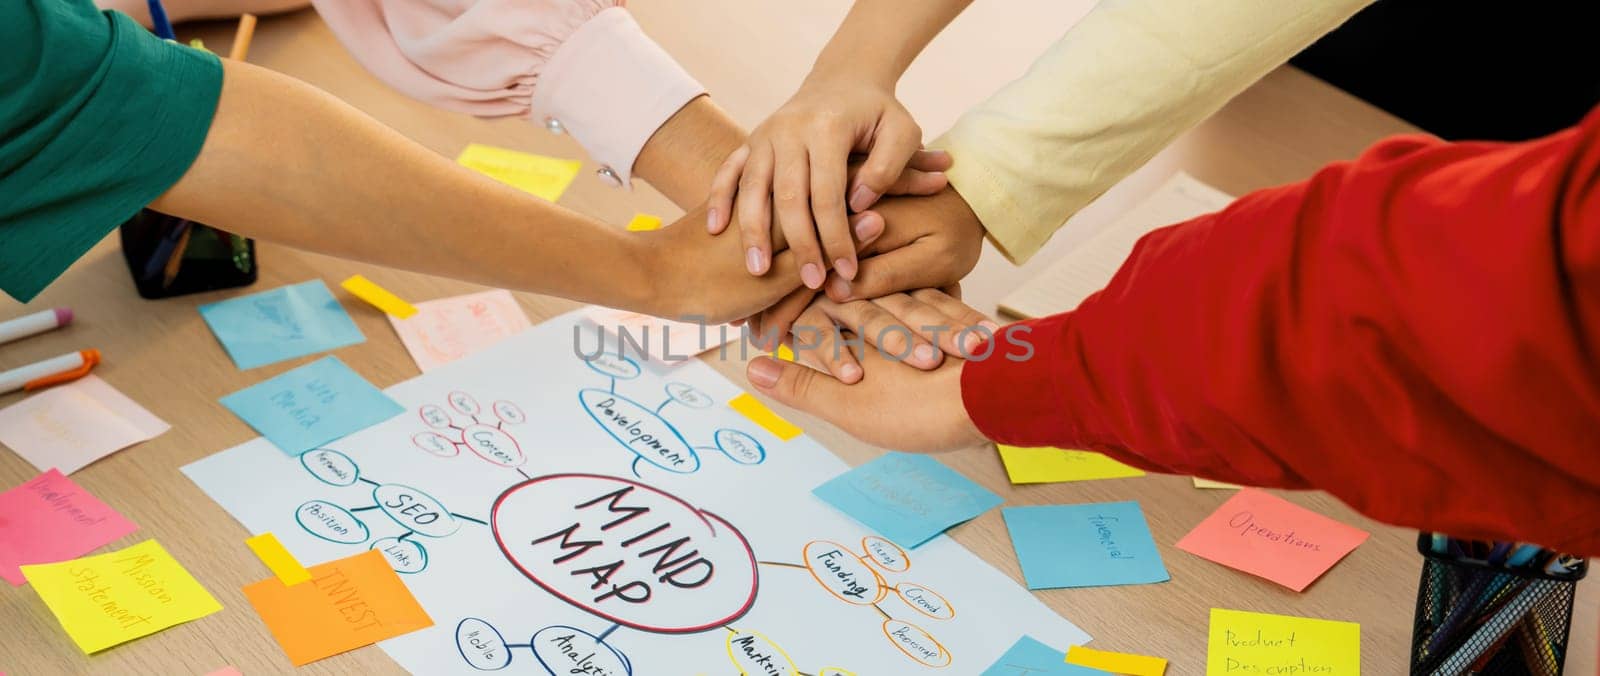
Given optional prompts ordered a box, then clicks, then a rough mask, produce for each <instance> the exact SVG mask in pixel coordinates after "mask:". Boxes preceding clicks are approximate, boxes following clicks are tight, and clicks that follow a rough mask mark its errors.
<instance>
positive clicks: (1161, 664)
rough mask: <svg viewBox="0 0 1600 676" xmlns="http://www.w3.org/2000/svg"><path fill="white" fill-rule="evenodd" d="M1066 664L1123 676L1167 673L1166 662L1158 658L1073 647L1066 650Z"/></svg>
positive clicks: (1157, 675)
mask: <svg viewBox="0 0 1600 676" xmlns="http://www.w3.org/2000/svg"><path fill="white" fill-rule="evenodd" d="M1067 664H1076V665H1078V666H1080V667H1089V668H1091V669H1099V670H1101V671H1109V672H1111V673H1113V674H1122V675H1123V676H1162V674H1165V673H1167V661H1166V660H1164V659H1161V658H1159V657H1145V656H1144V655H1130V654H1128V653H1114V652H1111V651H1109V650H1095V649H1093V648H1085V647H1083V646H1081V645H1075V646H1072V647H1071V648H1068V649H1067Z"/></svg>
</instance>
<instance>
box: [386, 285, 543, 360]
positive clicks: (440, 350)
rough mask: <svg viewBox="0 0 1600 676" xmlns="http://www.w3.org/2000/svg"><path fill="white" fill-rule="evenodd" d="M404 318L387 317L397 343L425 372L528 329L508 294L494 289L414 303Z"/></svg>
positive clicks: (522, 316) (502, 290) (524, 316)
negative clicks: (397, 339)
mask: <svg viewBox="0 0 1600 676" xmlns="http://www.w3.org/2000/svg"><path fill="white" fill-rule="evenodd" d="M416 308H417V314H414V315H412V316H411V317H409V318H407V319H395V318H394V317H393V316H390V317H389V323H390V324H393V325H394V332H395V333H398V334H400V342H402V343H404V344H405V346H406V351H407V352H410V353H411V359H412V360H413V361H415V362H417V368H419V369H422V370H423V371H429V370H432V369H435V368H438V367H439V366H441V365H444V364H448V363H450V362H453V361H455V360H457V359H460V358H462V357H465V356H467V355H469V354H472V353H473V352H477V351H478V350H481V349H483V348H486V347H489V346H490V345H493V344H495V343H498V342H500V341H502V340H505V339H506V338H508V337H510V336H512V335H515V334H516V333H518V332H520V331H522V330H523V329H526V328H528V327H529V326H530V324H529V323H528V316H527V315H525V314H523V312H522V306H520V305H517V299H516V298H514V297H512V295H511V292H510V291H506V290H505V289H495V290H493V291H484V292H481V293H472V294H467V295H465V296H456V297H453V298H440V299H439V300H430V301H426V302H422V303H417V304H416Z"/></svg>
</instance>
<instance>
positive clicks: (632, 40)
mask: <svg viewBox="0 0 1600 676" xmlns="http://www.w3.org/2000/svg"><path fill="white" fill-rule="evenodd" d="M313 4H314V5H316V8H317V11H318V12H319V13H320V14H321V15H322V17H323V20H325V21H326V22H327V23H328V26H329V27H330V28H332V29H333V33H334V35H336V36H338V38H339V40H340V41H341V42H343V43H344V44H345V46H346V47H347V48H348V49H350V51H351V52H353V53H354V54H355V57H356V60H357V61H360V62H361V64H362V65H363V66H365V67H366V68H367V70H370V71H372V73H373V74H375V75H377V76H378V77H379V78H380V79H382V80H384V81H385V82H387V83H389V85H390V86H393V87H394V88H395V89H398V90H400V91H401V92H403V93H405V94H407V95H409V96H411V97H414V98H416V99H419V100H422V101H426V102H428V103H431V104H433V105H436V106H439V107H441V108H449V109H451V110H458V111H462V112H466V113H470V114H473V115H478V116H480V117H506V116H518V117H524V118H527V119H529V120H531V121H533V122H534V123H536V124H539V125H541V126H544V127H545V128H547V129H549V130H551V131H553V132H556V133H568V134H572V136H573V138H575V139H576V140H577V141H578V143H580V144H581V145H583V147H584V149H585V150H587V151H588V152H589V155H590V156H591V157H593V158H594V160H595V161H596V162H598V163H600V165H601V166H600V176H601V177H602V178H604V179H606V180H608V181H610V182H611V183H613V184H614V185H619V186H620V185H628V184H629V183H630V181H631V178H632V173H633V162H634V159H635V158H637V157H638V156H639V151H640V149H641V148H643V147H644V144H645V141H647V140H649V139H650V136H651V134H654V133H655V130H656V129H658V128H660V126H661V125H662V124H663V123H664V122H666V120H667V118H669V117H671V116H672V115H673V113H676V112H677V111H678V109H680V108H682V107H683V106H684V104H686V103H688V102H689V101H690V100H691V99H693V98H695V97H696V96H699V95H700V94H703V93H704V92H705V88H704V87H702V86H700V83H699V82H696V81H695V79H694V78H693V77H690V76H689V73H688V72H687V71H685V70H684V69H683V67H682V66H679V65H678V63H677V62H676V61H674V60H673V59H672V57H671V56H669V55H667V53H666V51H665V50H663V49H661V47H660V46H659V45H657V44H656V43H655V41H653V40H651V39H650V38H649V36H646V35H645V34H644V31H643V30H642V29H640V28H639V24H638V23H637V22H635V21H634V20H633V16H632V15H631V14H629V13H628V11H627V10H626V9H624V8H623V7H622V4H623V3H622V0H313Z"/></svg>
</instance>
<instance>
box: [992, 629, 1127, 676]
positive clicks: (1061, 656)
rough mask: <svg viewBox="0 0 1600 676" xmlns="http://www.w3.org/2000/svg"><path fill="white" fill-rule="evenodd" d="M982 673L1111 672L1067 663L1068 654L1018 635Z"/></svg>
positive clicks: (1067, 675) (1087, 675)
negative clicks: (1009, 647) (1014, 642)
mask: <svg viewBox="0 0 1600 676" xmlns="http://www.w3.org/2000/svg"><path fill="white" fill-rule="evenodd" d="M982 676H1111V674H1110V673H1109V672H1105V671H1101V670H1099V669H1094V668H1091V667H1083V666H1078V665H1076V664H1067V654H1066V653H1064V652H1061V651H1060V650H1056V649H1055V648H1052V647H1050V646H1047V645H1045V644H1043V643H1040V642H1039V641H1037V640H1035V639H1034V638H1033V637H1032V636H1023V637H1022V638H1019V639H1017V642H1016V644H1015V645H1013V646H1011V649H1010V650H1007V651H1006V653H1005V654H1004V655H1001V656H1000V659H998V660H995V662H994V664H993V665H990V667H989V668H988V669H984V670H983V674H982Z"/></svg>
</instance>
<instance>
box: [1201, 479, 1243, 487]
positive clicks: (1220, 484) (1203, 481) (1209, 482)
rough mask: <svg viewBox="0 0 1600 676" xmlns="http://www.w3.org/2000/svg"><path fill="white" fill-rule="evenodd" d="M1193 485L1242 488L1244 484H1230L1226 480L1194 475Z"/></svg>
mask: <svg viewBox="0 0 1600 676" xmlns="http://www.w3.org/2000/svg"><path fill="white" fill-rule="evenodd" d="M1194 487H1195V488H1219V489H1228V488H1244V486H1240V485H1239V484H1230V483H1228V482H1226V481H1212V480H1210V479H1202V478H1200V477H1194Z"/></svg>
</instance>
